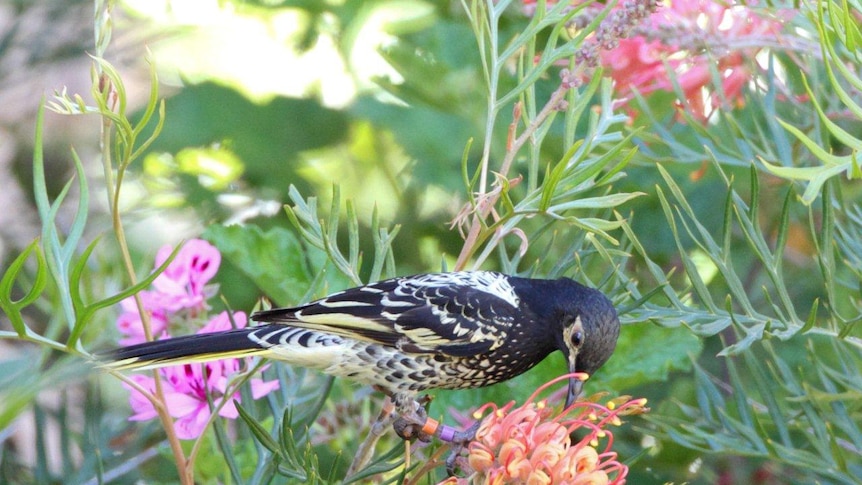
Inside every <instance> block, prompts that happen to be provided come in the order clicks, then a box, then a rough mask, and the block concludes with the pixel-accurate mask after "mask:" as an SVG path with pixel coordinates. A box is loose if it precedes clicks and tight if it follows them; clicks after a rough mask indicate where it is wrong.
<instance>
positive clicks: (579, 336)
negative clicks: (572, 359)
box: [572, 330, 584, 348]
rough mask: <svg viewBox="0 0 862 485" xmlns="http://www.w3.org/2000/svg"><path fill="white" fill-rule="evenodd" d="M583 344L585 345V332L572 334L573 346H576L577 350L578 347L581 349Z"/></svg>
mask: <svg viewBox="0 0 862 485" xmlns="http://www.w3.org/2000/svg"><path fill="white" fill-rule="evenodd" d="M583 343H584V332H581V331H580V330H575V331H574V332H573V333H572V345H574V346H575V348H577V347H580V346H581V345H582V344H583Z"/></svg>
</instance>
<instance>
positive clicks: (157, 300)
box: [117, 239, 221, 345]
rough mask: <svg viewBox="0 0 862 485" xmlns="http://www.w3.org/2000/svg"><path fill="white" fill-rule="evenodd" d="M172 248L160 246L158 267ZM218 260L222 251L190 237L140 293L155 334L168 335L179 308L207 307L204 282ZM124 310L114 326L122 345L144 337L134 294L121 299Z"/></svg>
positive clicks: (210, 275)
mask: <svg viewBox="0 0 862 485" xmlns="http://www.w3.org/2000/svg"><path fill="white" fill-rule="evenodd" d="M172 251H173V248H172V247H171V246H163V247H162V248H161V249H159V251H158V253H157V254H156V259H155V267H156V268H158V267H159V266H161V265H162V264H163V263H164V262H165V261H167V259H168V257H169V256H170V255H171V252H172ZM220 264H221V253H219V251H218V249H216V248H215V246H213V245H212V244H210V243H208V242H206V241H204V240H202V239H192V240H190V241H188V242H187V243H185V244H184V245H183V247H182V248H180V250H179V252H178V253H177V255H176V257H175V258H174V259H173V260H172V261H171V263H170V264H169V265H168V266H167V268H165V271H164V272H162V273H161V274H159V275H158V276H157V277H156V279H155V280H154V281H153V288H154V289H153V290H144V291H141V292H140V293H139V297H140V298H141V301H142V303H143V307H144V311H145V312H147V314H148V315H149V317H150V325H152V328H151V329H150V330H151V331H152V335H153V337H154V338H162V337H165V336H167V335H168V333H169V332H168V324H169V323H172V322H173V320H174V319H173V317H174V315H175V314H176V313H178V312H180V311H181V310H189V311H190V313H191V315H192V316H194V315H197V314H198V313H199V312H201V311H203V310H206V308H207V305H206V299H207V296H208V295H207V294H206V293H207V292H206V284H207V283H208V282H209V281H210V280H211V279H212V278H213V277H214V276H215V274H216V272H217V271H218V268H219V265H220ZM120 306H121V307H122V309H123V313H122V314H121V315H120V316H119V318H118V319H117V329H118V330H119V331H120V332H121V333H123V334H124V335H125V337H124V338H122V339H121V340H120V344H121V345H133V344H137V343H141V342H144V341H146V337H145V334H144V326H143V323H142V322H141V315H140V314H139V313H138V307H137V305H136V304H135V299H134V298H133V297H129V298H126V299H125V300H123V301H122V302H120Z"/></svg>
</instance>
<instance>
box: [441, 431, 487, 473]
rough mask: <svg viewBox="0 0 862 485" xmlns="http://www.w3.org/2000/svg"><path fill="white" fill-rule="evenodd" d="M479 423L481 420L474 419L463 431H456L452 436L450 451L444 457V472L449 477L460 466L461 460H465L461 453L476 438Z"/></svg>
mask: <svg viewBox="0 0 862 485" xmlns="http://www.w3.org/2000/svg"><path fill="white" fill-rule="evenodd" d="M480 425H481V421H476V422H475V423H473V425H472V426H470V427H469V428H467V429H465V430H464V431H456V432H455V435H454V436H453V437H452V452H451V453H449V456H448V457H446V473H448V474H449V476H450V477H452V476H455V471H456V470H457V469H458V468H460V467H461V462H462V461H464V460H465V457H464V456H462V454H463V452H464V451H465V450H466V449H467V446H468V445H469V444H470V442H471V441H473V440H474V439H475V438H476V432H477V431H479V426H480Z"/></svg>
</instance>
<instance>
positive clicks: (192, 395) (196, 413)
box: [123, 312, 278, 439]
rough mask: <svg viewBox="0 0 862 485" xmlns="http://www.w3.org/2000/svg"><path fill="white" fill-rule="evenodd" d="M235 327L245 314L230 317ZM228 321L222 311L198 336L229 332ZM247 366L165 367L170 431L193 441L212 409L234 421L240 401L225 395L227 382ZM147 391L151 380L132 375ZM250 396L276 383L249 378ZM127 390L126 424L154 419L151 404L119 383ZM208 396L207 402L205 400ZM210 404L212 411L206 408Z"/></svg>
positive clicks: (230, 362)
mask: <svg viewBox="0 0 862 485" xmlns="http://www.w3.org/2000/svg"><path fill="white" fill-rule="evenodd" d="M233 321H234V323H235V324H236V326H237V328H242V327H245V326H246V323H247V318H246V315H245V313H243V312H236V313H234V314H233ZM230 328H232V326H231V318H230V316H229V315H228V313H227V312H222V313H220V314H219V315H218V316H216V317H215V318H213V319H212V320H210V321H209V323H207V324H206V325H205V326H204V327H202V328H201V329H200V330H199V331H198V333H209V332H218V331H222V330H229V329H230ZM248 364H249V362H248V360H247V359H225V360H220V361H214V362H208V363H204V364H197V363H195V364H185V365H178V366H172V367H166V368H163V369H161V370H159V372H160V373H161V377H162V389H163V392H164V396H165V406H166V407H167V410H168V412H169V413H170V415H171V416H172V417H173V418H175V421H174V430H175V431H176V434H177V437H178V438H180V439H194V438H197V437H198V436H200V435H201V433H203V431H204V429H206V425H207V423H208V422H209V420H210V416H211V415H212V412H213V410H214V409H216V410H218V414H219V416H221V417H223V418H228V419H236V417H237V415H238V412H237V409H236V406H235V405H234V401H235V400H236V401H239V400H240V395H239V392H233V393H230V394H228V387H229V386H230V382H231V379H232V378H233V377H235V376H236V375H237V374H238V373H240V372H242V371H243V370H244V369H243V368H244V367H247V366H248ZM130 378H131V379H132V380H133V381H134V382H135V383H137V384H138V385H139V386H141V387H142V388H144V389H145V390H146V391H147V392H150V393H153V392H155V381H154V379H153V377H150V376H146V375H141V374H138V375H134V376H132V377H130ZM250 384H251V393H252V397H253V398H254V399H258V398H261V397H263V396H265V395H267V394H269V393H270V392H272V391H273V390H275V389H278V381H264V380H262V379H259V378H253V379H250ZM123 386H124V387H125V388H126V389H128V390H129V404H130V406H131V407H132V411H134V414H133V415H132V416H131V417H129V420H130V421H146V420H149V419H154V418H155V417H156V416H157V413H156V410H155V408H154V407H153V403H152V402H150V400H149V399H147V398H146V397H144V395H143V394H141V393H140V392H139V391H138V390H137V389H135V388H134V387H132V386H130V385H128V384H123ZM207 396H209V399H208V398H207ZM210 401H212V405H213V408H210V403H209V402H210Z"/></svg>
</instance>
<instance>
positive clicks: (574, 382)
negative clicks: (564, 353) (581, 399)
mask: <svg viewBox="0 0 862 485" xmlns="http://www.w3.org/2000/svg"><path fill="white" fill-rule="evenodd" d="M577 360H578V354H577V352H572V353H571V355H569V374H574V373H575V372H576V369H577V367H576V365H575V364H576V363H577ZM583 386H584V381H582V380H580V379H578V378H577V377H575V376H574V375H572V376H571V377H569V390H568V392H567V393H566V409H568V407H569V406H571V405H572V403H574V402H575V400H576V399H578V396H580V395H581V388H582V387H583Z"/></svg>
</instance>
